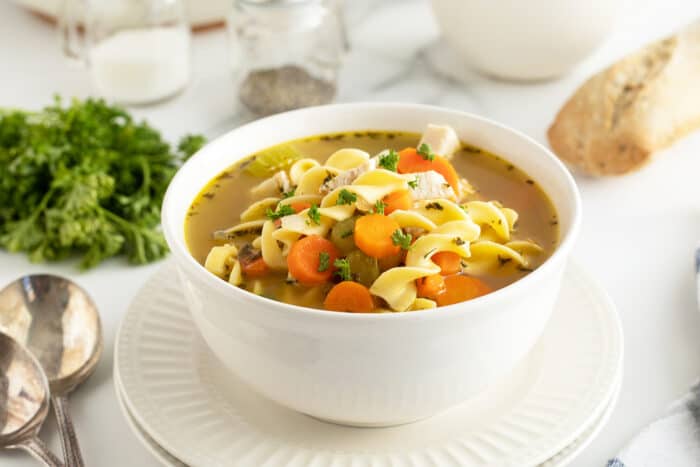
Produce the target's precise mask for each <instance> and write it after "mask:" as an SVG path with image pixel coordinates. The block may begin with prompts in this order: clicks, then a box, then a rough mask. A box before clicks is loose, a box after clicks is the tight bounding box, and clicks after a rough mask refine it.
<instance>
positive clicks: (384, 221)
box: [354, 214, 401, 258]
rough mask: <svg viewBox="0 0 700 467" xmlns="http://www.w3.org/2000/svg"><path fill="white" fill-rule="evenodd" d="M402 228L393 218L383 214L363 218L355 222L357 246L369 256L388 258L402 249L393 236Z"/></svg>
mask: <svg viewBox="0 0 700 467" xmlns="http://www.w3.org/2000/svg"><path fill="white" fill-rule="evenodd" d="M400 228H401V227H400V226H399V224H398V223H397V222H396V221H395V220H394V219H392V218H390V217H387V216H384V215H382V214H370V215H367V216H362V217H360V218H359V219H357V221H356V222H355V235H354V237H355V245H357V247H358V248H359V249H360V250H362V252H363V253H364V254H366V255H367V256H371V257H373V258H386V257H387V256H391V255H395V254H397V253H398V252H399V250H400V249H401V248H400V247H399V246H398V245H394V241H393V240H392V238H391V236H392V235H393V234H394V232H396V231H397V230H399V229H400Z"/></svg>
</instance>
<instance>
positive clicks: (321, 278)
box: [287, 235, 340, 285]
mask: <svg viewBox="0 0 700 467" xmlns="http://www.w3.org/2000/svg"><path fill="white" fill-rule="evenodd" d="M322 253H325V254H327V255H328V264H327V267H326V268H325V269H324V268H320V269H323V271H319V266H320V265H321V260H320V257H321V254H322ZM339 256H340V252H339V251H338V249H337V248H336V247H335V245H333V243H332V242H331V241H330V240H327V239H325V238H323V237H321V236H320V235H309V236H308V237H304V238H302V239H301V240H297V241H296V242H295V243H294V244H293V245H292V248H290V250H289V254H288V255H287V267H288V268H289V273H290V274H291V275H292V277H294V278H295V279H296V280H297V281H299V283H300V284H303V285H320V284H323V283H325V282H328V281H329V280H330V279H331V278H332V277H333V273H334V271H335V267H334V266H333V262H335V260H336V259H337V258H338V257H339Z"/></svg>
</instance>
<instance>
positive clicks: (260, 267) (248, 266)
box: [241, 256, 270, 277]
mask: <svg viewBox="0 0 700 467" xmlns="http://www.w3.org/2000/svg"><path fill="white" fill-rule="evenodd" d="M241 269H242V270H243V275H245V276H248V277H263V276H265V275H267V273H268V272H270V268H269V267H268V266H267V264H266V263H265V260H263V259H262V256H261V257H260V258H258V259H255V260H253V261H249V262H243V261H241Z"/></svg>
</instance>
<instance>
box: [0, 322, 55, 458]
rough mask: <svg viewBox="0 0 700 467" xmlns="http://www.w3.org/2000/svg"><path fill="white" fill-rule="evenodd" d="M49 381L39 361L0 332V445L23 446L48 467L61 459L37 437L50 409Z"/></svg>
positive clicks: (15, 447) (20, 447) (22, 447)
mask: <svg viewBox="0 0 700 467" xmlns="http://www.w3.org/2000/svg"><path fill="white" fill-rule="evenodd" d="M49 397H50V395H49V383H48V381H47V380H46V375H45V374H44V372H43V371H42V369H41V366H40V365H39V362H37V361H36V359H35V358H34V357H33V356H32V355H31V354H30V353H29V352H28V351H27V350H26V349H25V348H23V347H22V346H21V345H19V343H17V341H15V340H14V339H12V338H11V337H10V336H8V335H6V334H2V333H0V447H6V448H14V449H24V450H25V451H27V452H29V453H30V454H31V455H33V456H34V457H36V458H37V459H39V460H40V461H42V462H43V463H44V464H46V465H48V466H49V467H61V466H63V462H61V461H60V460H58V458H57V457H56V456H54V455H53V453H51V451H49V450H48V448H47V447H46V445H44V443H43V442H42V441H41V440H40V439H39V437H38V433H39V430H40V429H41V425H42V424H43V423H44V420H46V416H47V415H48V413H49Z"/></svg>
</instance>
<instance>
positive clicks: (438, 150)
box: [418, 123, 460, 159]
mask: <svg viewBox="0 0 700 467" xmlns="http://www.w3.org/2000/svg"><path fill="white" fill-rule="evenodd" d="M421 144H427V145H428V146H430V149H431V150H432V151H433V152H434V153H435V154H439V155H441V156H443V157H446V158H447V159H452V156H454V153H455V152H457V150H458V149H459V147H460V142H459V137H458V136H457V133H456V132H455V131H454V130H453V129H452V127H449V126H447V125H433V124H432V123H429V124H428V127H427V128H426V129H425V132H423V136H422V137H421V139H420V142H419V143H418V147H420V145H421Z"/></svg>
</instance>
